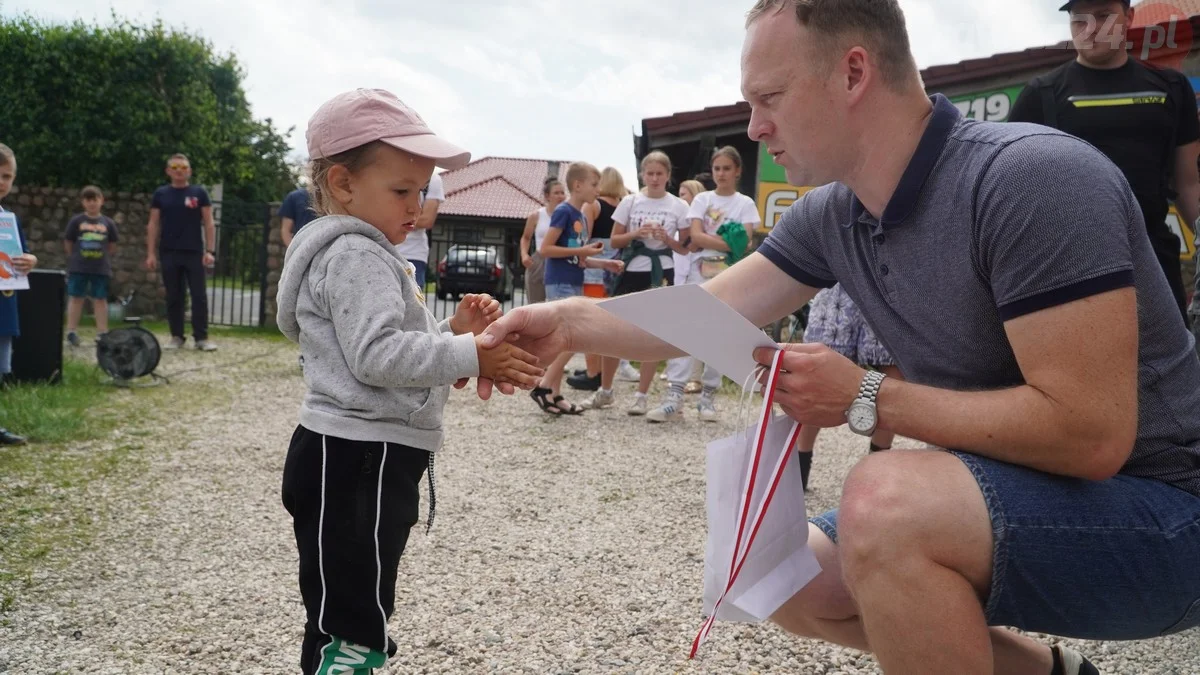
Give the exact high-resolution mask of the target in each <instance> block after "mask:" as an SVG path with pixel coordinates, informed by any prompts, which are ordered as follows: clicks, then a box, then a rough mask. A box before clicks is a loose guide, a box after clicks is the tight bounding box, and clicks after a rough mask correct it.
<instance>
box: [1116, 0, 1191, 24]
mask: <svg viewBox="0 0 1200 675" xmlns="http://www.w3.org/2000/svg"><path fill="white" fill-rule="evenodd" d="M1133 9H1134V13H1133V24H1132V25H1133V26H1134V27H1139V26H1149V25H1152V24H1159V23H1162V22H1164V21H1169V20H1170V19H1171V16H1172V15H1174V17H1175V19H1176V20H1179V19H1184V18H1190V17H1193V16H1197V15H1200V0H1143V1H1142V2H1135V3H1133Z"/></svg>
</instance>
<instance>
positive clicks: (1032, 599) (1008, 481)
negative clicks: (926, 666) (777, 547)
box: [810, 451, 1200, 640]
mask: <svg viewBox="0 0 1200 675" xmlns="http://www.w3.org/2000/svg"><path fill="white" fill-rule="evenodd" d="M953 454H954V455H955V456H957V457H958V458H959V459H960V460H962V462H963V463H964V464H966V466H967V468H968V469H969V470H970V471H971V473H972V474H973V475H974V477H975V481H976V482H977V483H978V484H979V487H980V489H981V490H982V492H983V496H984V501H985V502H986V503H987V509H988V513H989V515H990V516H991V520H992V539H993V552H992V586H991V590H990V593H989V595H988V598H987V604H986V606H985V614H986V616H987V622H988V625H990V626H1011V627H1013V628H1018V629H1021V630H1025V631H1030V632H1035V633H1046V634H1049V635H1055V636H1059V637H1068V638H1079V639H1084V640H1140V639H1145V638H1152V637H1158V636H1162V635H1170V634H1173V633H1178V632H1181V631H1184V630H1186V629H1188V628H1194V627H1196V626H1200V497H1197V496H1195V495H1192V494H1190V493H1188V492H1185V491H1183V490H1181V489H1179V488H1176V487H1172V486H1171V485H1168V484H1166V483H1163V482H1161V481H1157V480H1152V479H1148V478H1136V477H1133V476H1125V475H1118V476H1116V477H1114V478H1111V479H1109V480H1106V481H1086V480H1082V479H1076V478H1067V477H1063V476H1054V475H1051V474H1046V473H1042V472H1039V471H1034V470H1032V469H1028V468H1024V467H1020V466H1016V465H1013V464H1007V463H1004V462H999V461H995V460H992V459H987V458H984V457H980V456H978V455H971V454H967V453H962V452H957V451H953ZM810 522H812V523H813V524H814V525H816V526H817V527H819V528H821V531H822V532H824V533H825V534H826V535H827V536H829V538H830V539H832V540H833V541H834V542H835V543H836V542H837V511H836V510H834V511H830V512H828V513H825V514H822V515H820V516H816V517H814V518H811V519H810Z"/></svg>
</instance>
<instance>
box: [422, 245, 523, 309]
mask: <svg viewBox="0 0 1200 675" xmlns="http://www.w3.org/2000/svg"><path fill="white" fill-rule="evenodd" d="M472 239H474V241H472ZM519 249H520V245H519V239H517V238H515V237H511V236H510V237H506V239H505V241H503V242H495V241H493V242H486V241H481V240H479V238H476V237H472V236H471V235H470V233H469V232H463V231H461V230H460V231H458V232H456V233H455V234H454V236H453V237H430V240H429V260H430V267H429V270H428V272H426V274H425V299H426V304H427V305H428V307H429V309H430V311H432V312H433V314H434V316H436V317H437V318H438V320H441V319H445V318H446V317H449V316H453V315H454V311H455V310H456V309H457V308H458V302H459V300H461V298H462V296H463V295H466V294H467V293H488V294H489V295H491V296H492V297H494V298H496V299H497V300H499V301H500V303H501V304H502V305H503V306H504V311H505V312H508V311H510V310H512V309H513V308H515V307H520V306H522V305H524V304H525V268H524V267H523V266H522V265H521V256H520V253H519Z"/></svg>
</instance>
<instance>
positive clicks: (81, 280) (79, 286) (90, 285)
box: [67, 273, 108, 300]
mask: <svg viewBox="0 0 1200 675" xmlns="http://www.w3.org/2000/svg"><path fill="white" fill-rule="evenodd" d="M67 295H68V296H70V297H72V298H95V299H97V300H107V299H108V277H107V276H106V275H104V274H75V273H72V274H69V275H67Z"/></svg>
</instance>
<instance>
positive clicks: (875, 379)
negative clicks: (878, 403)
mask: <svg viewBox="0 0 1200 675" xmlns="http://www.w3.org/2000/svg"><path fill="white" fill-rule="evenodd" d="M882 383H883V373H881V372H879V371H876V370H868V371H867V374H866V375H864V376H863V379H862V384H860V385H858V398H860V399H862V400H864V401H870V402H871V403H874V402H875V397H876V396H878V395H879V386H880V385H881V384H882Z"/></svg>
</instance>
